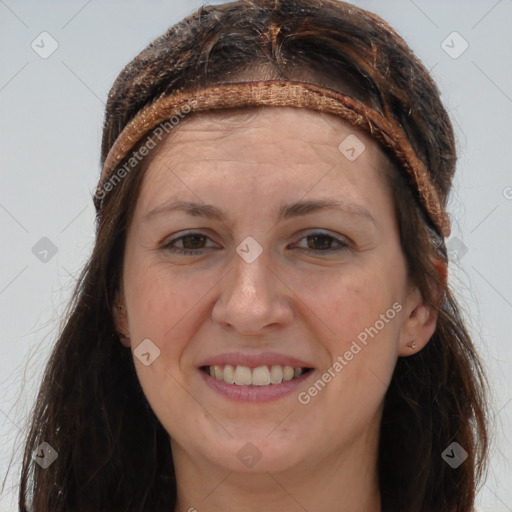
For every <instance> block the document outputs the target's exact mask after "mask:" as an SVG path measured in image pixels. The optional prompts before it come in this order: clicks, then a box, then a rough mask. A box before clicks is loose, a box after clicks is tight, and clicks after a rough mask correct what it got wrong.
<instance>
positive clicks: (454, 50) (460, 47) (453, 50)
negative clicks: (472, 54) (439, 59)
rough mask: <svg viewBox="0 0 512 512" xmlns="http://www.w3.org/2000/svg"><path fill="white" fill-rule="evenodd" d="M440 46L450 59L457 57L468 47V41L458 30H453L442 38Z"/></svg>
mask: <svg viewBox="0 0 512 512" xmlns="http://www.w3.org/2000/svg"><path fill="white" fill-rule="evenodd" d="M441 48H442V49H443V50H444V51H445V52H446V53H447V54H448V56H450V57H451V58H452V59H458V58H459V57H460V56H461V55H462V54H463V53H464V52H465V51H466V50H467V49H468V48H469V43H468V42H467V41H466V40H465V39H464V38H463V37H462V36H461V35H460V34H459V33H458V32H456V31H454V32H452V33H451V34H450V35H448V37H447V38H446V39H444V40H443V42H442V43H441Z"/></svg>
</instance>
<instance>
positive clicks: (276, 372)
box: [270, 366, 283, 384]
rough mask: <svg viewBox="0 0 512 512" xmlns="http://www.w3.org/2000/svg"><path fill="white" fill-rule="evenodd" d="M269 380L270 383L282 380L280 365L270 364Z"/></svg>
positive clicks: (277, 382) (278, 382)
mask: <svg viewBox="0 0 512 512" xmlns="http://www.w3.org/2000/svg"><path fill="white" fill-rule="evenodd" d="M270 382H271V383H272V384H280V383H281V382H283V369H282V368H281V367H280V366H272V368H270Z"/></svg>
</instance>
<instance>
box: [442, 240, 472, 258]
mask: <svg viewBox="0 0 512 512" xmlns="http://www.w3.org/2000/svg"><path fill="white" fill-rule="evenodd" d="M446 250H447V252H448V259H449V260H450V261H455V260H456V259H457V260H459V261H460V260H461V259H462V258H463V257H464V256H465V255H466V253H467V252H468V250H469V249H468V248H467V247H466V246H465V245H464V243H463V242H462V240H459V239H458V238H457V237H456V236H454V237H452V238H450V240H448V241H447V242H446Z"/></svg>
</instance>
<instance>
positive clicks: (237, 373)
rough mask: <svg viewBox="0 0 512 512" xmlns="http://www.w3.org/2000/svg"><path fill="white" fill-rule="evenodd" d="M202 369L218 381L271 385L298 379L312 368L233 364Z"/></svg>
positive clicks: (242, 384) (246, 384) (247, 384)
mask: <svg viewBox="0 0 512 512" xmlns="http://www.w3.org/2000/svg"><path fill="white" fill-rule="evenodd" d="M201 370H202V371H203V372H205V373H207V374H208V375H210V376H211V377H213V378H214V379H216V380H217V381H220V382H225V383H226V384H234V385H236V386H271V385H276V384H281V383H282V382H289V381H291V380H294V379H297V378H298V377H300V376H301V375H303V374H304V373H307V372H309V371H310V370H311V368H302V367H296V368H294V367H293V366H281V365H272V366H258V367H257V368H250V367H248V366H243V365H237V366H233V365H231V364H226V365H213V366H203V367H201Z"/></svg>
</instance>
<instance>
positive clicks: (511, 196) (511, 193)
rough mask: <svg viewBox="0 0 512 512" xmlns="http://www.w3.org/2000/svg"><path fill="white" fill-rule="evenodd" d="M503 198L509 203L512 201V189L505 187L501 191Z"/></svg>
mask: <svg viewBox="0 0 512 512" xmlns="http://www.w3.org/2000/svg"><path fill="white" fill-rule="evenodd" d="M503 197H504V198H505V199H508V200H509V201H512V187H505V188H504V189H503Z"/></svg>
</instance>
